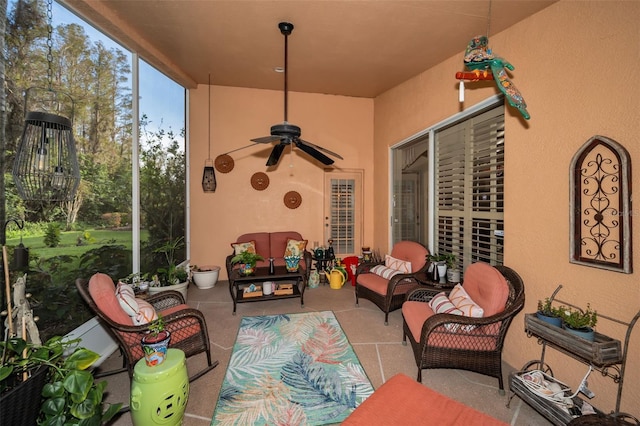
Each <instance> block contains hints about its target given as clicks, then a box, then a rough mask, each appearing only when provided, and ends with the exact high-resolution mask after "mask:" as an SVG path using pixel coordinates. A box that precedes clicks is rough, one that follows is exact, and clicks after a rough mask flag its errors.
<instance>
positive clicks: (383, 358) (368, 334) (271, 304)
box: [101, 281, 550, 426]
mask: <svg viewBox="0 0 640 426" xmlns="http://www.w3.org/2000/svg"><path fill="white" fill-rule="evenodd" d="M304 296H305V298H304V301H305V305H304V307H301V306H300V299H281V300H274V301H262V302H252V303H243V304H238V308H237V314H236V315H232V308H233V304H232V301H231V296H230V294H229V286H228V282H227V281H219V282H218V283H217V284H216V286H215V287H214V288H212V289H208V290H199V289H198V288H197V287H195V286H194V285H191V286H190V287H189V291H188V301H187V302H188V303H189V305H191V306H192V307H195V308H197V309H200V310H201V311H202V312H203V313H204V315H205V317H206V319H207V325H208V328H209V335H210V338H211V348H212V356H213V359H217V360H218V361H219V362H220V364H219V365H218V367H216V368H215V369H214V370H212V371H210V372H209V373H207V374H206V375H204V376H203V377H201V378H199V379H198V380H196V381H194V382H192V383H191V384H190V392H189V402H188V405H187V409H186V414H185V417H184V422H183V425H185V426H208V425H209V424H210V423H211V418H212V416H213V411H214V409H215V406H216V402H217V399H218V393H219V391H220V387H221V385H222V380H223V377H224V374H225V370H226V368H227V364H228V362H229V358H230V356H231V351H232V348H233V344H234V342H235V339H236V334H237V331H238V327H239V324H240V319H241V318H242V317H243V316H253V315H270V314H279V313H296V312H309V311H324V310H332V311H334V313H335V314H336V317H337V318H338V321H339V322H340V324H341V326H342V328H343V330H344V331H345V333H346V335H347V337H348V338H349V341H350V342H351V345H352V346H353V348H354V350H355V352H356V354H357V355H358V358H359V359H360V362H361V363H362V365H363V367H364V369H365V371H366V373H367V375H368V377H369V379H370V380H371V383H372V384H373V386H374V388H378V387H380V385H382V384H383V383H384V382H385V381H386V380H388V379H389V378H391V377H392V376H393V375H394V374H397V373H404V374H406V375H408V376H409V377H416V374H417V367H416V365H415V361H414V358H413V353H412V350H411V347H410V346H409V345H407V346H403V345H402V314H401V312H400V310H397V311H395V312H392V313H391V314H390V315H389V325H388V326H385V325H384V314H383V313H382V311H380V310H379V309H378V308H377V307H376V306H375V305H374V304H373V303H371V302H369V301H368V300H363V299H361V300H360V306H359V307H356V306H355V296H354V288H353V287H352V286H350V285H348V283H347V284H346V285H345V286H344V287H342V289H340V290H334V289H331V288H330V287H329V286H328V285H324V286H323V285H321V286H320V287H318V288H314V289H307V291H306V292H305V295H304ZM520 328H521V327H520ZM518 329H519V327H518V325H517V324H516V323H514V324H512V326H511V328H510V330H509V332H510V333H513V332H517V331H518ZM121 362H122V361H121V358H120V356H119V354H118V353H117V352H116V353H115V354H113V355H112V356H111V357H110V358H109V359H108V360H107V361H105V363H104V364H103V365H102V366H101V368H103V369H105V370H109V369H113V368H117V367H118V366H120V365H121ZM205 363H206V360H205V356H204V355H196V356H194V357H191V358H189V359H188V360H187V367H188V369H189V373H190V374H192V373H193V372H195V371H198V370H199V369H200V368H202V366H204V365H205ZM513 370H514V368H512V367H510V366H508V365H504V369H503V372H504V380H505V387H508V374H509V372H510V371H513ZM422 376H423V384H424V385H425V386H428V387H431V388H432V389H435V390H437V391H439V392H441V393H443V394H445V395H448V396H449V397H451V398H453V399H456V400H458V401H461V402H463V403H464V404H466V405H469V406H471V407H474V408H476V409H478V410H480V411H483V412H486V413H488V414H490V415H491V416H493V417H495V418H498V419H500V420H502V421H504V422H507V423H510V424H511V425H519V426H524V425H528V426H537V425H549V424H550V423H549V422H548V421H547V420H546V419H545V418H544V417H542V416H541V415H539V414H538V413H537V412H535V411H534V410H533V409H532V408H531V407H529V406H528V405H527V404H526V403H524V402H523V401H521V400H520V399H519V398H518V397H514V398H513V400H512V401H511V405H510V408H507V407H506V403H507V399H508V396H509V392H508V390H507V392H506V395H505V396H502V395H500V394H499V393H498V382H497V380H496V379H494V378H491V377H487V376H483V375H480V374H476V373H472V372H468V371H462V370H424V371H423V374H422ZM104 380H107V381H108V383H109V384H108V386H107V390H106V392H108V395H107V401H110V402H124V403H125V404H128V401H129V389H130V381H129V377H128V375H127V374H126V373H120V374H117V375H112V376H108V377H105V378H104ZM112 424H113V425H115V426H128V425H132V424H133V423H132V420H131V415H130V413H125V414H122V415H121V416H119V417H118V418H117V419H116V420H115V421H114V422H113V423H112ZM425 424H428V423H427V422H425Z"/></svg>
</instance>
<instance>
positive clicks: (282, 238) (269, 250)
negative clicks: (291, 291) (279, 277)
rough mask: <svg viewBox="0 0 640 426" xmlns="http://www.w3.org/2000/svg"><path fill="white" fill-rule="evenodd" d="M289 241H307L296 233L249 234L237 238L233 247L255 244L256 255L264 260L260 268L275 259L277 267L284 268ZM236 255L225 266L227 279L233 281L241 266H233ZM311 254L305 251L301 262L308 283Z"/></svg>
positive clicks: (260, 261)
mask: <svg viewBox="0 0 640 426" xmlns="http://www.w3.org/2000/svg"><path fill="white" fill-rule="evenodd" d="M289 240H295V241H305V240H304V239H303V238H302V235H300V233H298V232H295V231H280V232H253V233H249V234H243V235H240V236H239V237H238V238H236V242H234V243H232V244H231V245H232V247H233V245H234V244H235V245H237V244H242V243H249V242H253V243H254V245H255V249H256V253H258V254H259V255H260V256H262V257H263V258H264V260H259V261H258V263H256V266H257V267H258V268H260V267H266V266H269V258H270V257H272V258H273V259H274V262H273V263H274V265H275V266H284V265H285V262H284V252H285V249H286V247H287V242H288V241H289ZM234 255H235V251H234V252H232V253H231V254H230V255H228V256H227V259H226V262H225V265H226V267H227V277H228V278H229V280H231V277H232V274H231V272H232V271H233V270H234V269H237V268H238V267H239V265H237V264H236V265H233V264H231V259H232V258H233V256H234ZM311 260H312V259H311V252H309V250H306V249H305V250H304V255H303V259H302V260H301V261H300V267H301V268H302V270H303V272H304V280H305V282H308V280H309V272H310V271H311Z"/></svg>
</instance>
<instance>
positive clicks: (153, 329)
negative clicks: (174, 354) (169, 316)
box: [140, 315, 171, 367]
mask: <svg viewBox="0 0 640 426" xmlns="http://www.w3.org/2000/svg"><path fill="white" fill-rule="evenodd" d="M164 326H165V324H164V319H163V318H162V315H158V318H157V319H155V320H153V321H152V322H151V323H149V326H148V328H149V332H148V333H147V334H146V335H145V336H144V337H143V338H142V340H141V341H140V344H141V345H142V350H143V352H144V360H145V362H146V363H147V365H148V366H149V367H153V366H156V365H160V364H162V363H163V362H164V360H165V358H166V357H167V350H168V349H169V341H170V340H171V333H169V331H168V330H165V329H164Z"/></svg>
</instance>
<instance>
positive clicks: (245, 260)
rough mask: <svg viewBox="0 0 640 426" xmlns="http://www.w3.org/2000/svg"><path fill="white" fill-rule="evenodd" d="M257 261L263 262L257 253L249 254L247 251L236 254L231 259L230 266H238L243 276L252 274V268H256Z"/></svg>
mask: <svg viewBox="0 0 640 426" xmlns="http://www.w3.org/2000/svg"><path fill="white" fill-rule="evenodd" d="M258 260H264V258H263V257H262V256H260V255H259V254H258V253H251V252H249V251H248V250H247V251H243V252H242V253H240V254H236V255H235V256H233V257H232V258H231V264H234V265H235V264H236V263H238V264H240V273H241V274H244V275H251V274H253V268H255V267H256V263H257V262H258Z"/></svg>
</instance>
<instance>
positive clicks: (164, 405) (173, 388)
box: [131, 348, 189, 426]
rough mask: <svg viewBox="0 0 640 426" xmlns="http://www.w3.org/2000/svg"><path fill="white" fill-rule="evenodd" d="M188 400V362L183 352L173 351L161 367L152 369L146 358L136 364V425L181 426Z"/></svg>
mask: <svg viewBox="0 0 640 426" xmlns="http://www.w3.org/2000/svg"><path fill="white" fill-rule="evenodd" d="M188 399H189V377H188V375H187V362H186V358H185V356H184V352H182V351H181V350H180V349H172V348H170V349H169V350H168V351H167V358H166V359H165V360H164V362H163V363H162V364H160V365H156V366H153V367H149V366H148V365H147V364H146V362H145V360H144V358H142V359H141V360H139V361H138V362H137V363H136V365H135V367H134V368H133V380H132V381H131V418H132V419H133V424H134V425H136V426H151V425H163V426H174V425H180V424H181V423H182V417H183V416H184V411H185V408H186V407H187V400H188Z"/></svg>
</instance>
